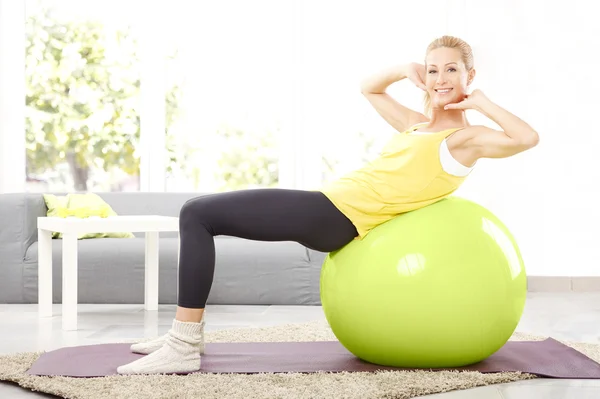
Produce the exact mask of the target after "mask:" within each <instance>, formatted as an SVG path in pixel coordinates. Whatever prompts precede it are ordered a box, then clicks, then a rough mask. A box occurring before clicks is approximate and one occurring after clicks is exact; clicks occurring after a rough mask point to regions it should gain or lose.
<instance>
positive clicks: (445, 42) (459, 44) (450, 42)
mask: <svg viewBox="0 0 600 399" xmlns="http://www.w3.org/2000/svg"><path fill="white" fill-rule="evenodd" d="M442 47H447V48H453V49H456V50H458V51H460V57H461V59H462V62H463V63H464V64H465V68H466V69H467V72H468V71H470V70H471V69H473V50H472V49H471V46H469V44H468V43H467V42H465V41H464V40H462V39H459V38H458V37H454V36H442V37H438V38H437V39H435V40H434V41H432V42H431V43H430V44H429V46H427V51H426V52H425V58H427V55H428V54H429V53H430V52H431V51H432V50H435V49H438V48H442ZM425 64H427V61H425ZM426 68H427V66H426ZM425 74H427V73H425ZM423 103H424V105H425V113H426V115H428V116H431V98H430V96H429V93H428V92H426V93H425V98H424V99H423Z"/></svg>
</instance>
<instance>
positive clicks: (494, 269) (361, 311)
mask: <svg viewBox="0 0 600 399" xmlns="http://www.w3.org/2000/svg"><path fill="white" fill-rule="evenodd" d="M320 290H321V291H320V294H321V303H322V307H323V310H324V313H325V317H326V319H327V321H328V322H329V325H330V327H331V329H332V331H333V333H334V334H335V336H336V337H337V339H338V340H339V341H340V343H341V344H342V345H343V346H344V347H345V348H346V349H347V350H348V351H350V352H351V353H352V354H354V355H355V356H356V357H358V358H360V359H362V360H364V361H367V362H369V363H374V364H378V365H383V366H394V367H409V368H446V367H460V366H465V365H470V364H474V363H477V362H479V361H482V360H484V359H486V358H487V357H489V356H490V355H492V354H493V353H494V352H496V351H497V350H498V349H500V348H501V347H502V346H503V345H504V344H505V343H506V342H507V341H508V340H509V338H510V337H511V335H512V334H513V333H514V331H515V329H516V327H517V325H518V323H519V321H520V319H521V316H522V314H523V308H524V306H525V298H526V294H527V279H526V274H525V268H524V265H523V259H522V257H521V253H520V250H519V248H518V246H517V243H516V242H515V239H514V237H513V236H512V235H511V233H510V232H509V231H508V229H507V228H506V226H505V225H504V224H503V223H502V222H501V221H500V220H499V219H498V218H497V217H496V216H494V215H493V214H492V213H491V212H490V211H489V210H487V209H485V208H484V207H482V206H480V205H478V204H476V203H474V202H472V201H469V200H466V199H462V198H458V197H448V198H445V199H443V200H440V201H438V202H436V203H434V204H432V205H429V206H427V207H424V208H421V209H419V210H415V211H412V212H408V213H405V214H402V215H399V216H397V217H395V218H394V219H392V220H390V221H388V222H386V223H383V224H381V225H379V226H377V227H376V228H375V229H373V230H371V231H370V232H369V233H368V234H367V236H366V237H364V238H363V239H361V240H354V241H352V242H350V243H349V244H348V245H346V246H344V247H343V248H341V249H340V250H337V251H334V252H331V253H330V254H328V256H327V257H326V259H325V261H324V264H323V268H322V270H321V280H320Z"/></svg>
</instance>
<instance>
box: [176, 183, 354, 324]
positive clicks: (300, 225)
mask: <svg viewBox="0 0 600 399" xmlns="http://www.w3.org/2000/svg"><path fill="white" fill-rule="evenodd" d="M179 223H180V237H181V244H180V245H181V247H180V258H179V298H178V306H179V307H181V308H186V309H203V308H204V307H205V306H206V301H207V299H208V295H209V293H210V289H211V287H212V282H213V277H214V270H215V243H214V236H218V235H228V236H233V237H240V238H246V239H250V240H257V241H295V242H298V243H301V244H303V245H305V246H306V247H308V248H312V249H315V250H318V251H322V252H331V251H334V250H336V249H339V248H341V247H342V246H344V245H345V244H347V243H348V242H350V241H351V240H353V239H354V238H355V237H356V236H357V231H356V228H355V227H354V225H353V224H352V223H351V222H350V220H348V218H346V217H345V216H344V215H343V214H342V213H341V212H340V211H339V210H338V209H337V208H336V207H335V206H334V205H333V204H332V203H331V201H329V199H328V198H327V197H325V195H324V194H322V193H320V192H317V191H303V190H288V189H256V190H243V191H234V192H227V193H219V194H212V195H207V196H202V197H199V198H195V199H193V200H190V201H188V202H187V203H186V204H185V205H184V206H183V207H182V209H181V213H180V221H179ZM180 315H181V316H182V321H200V318H201V314H197V315H196V317H189V316H190V314H189V313H186V312H181V313H180ZM194 319H195V320H194Z"/></svg>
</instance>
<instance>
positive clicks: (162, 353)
mask: <svg viewBox="0 0 600 399" xmlns="http://www.w3.org/2000/svg"><path fill="white" fill-rule="evenodd" d="M203 327H204V320H203V321H202V322H200V323H190V322H181V321H178V320H173V327H172V328H171V330H169V332H168V333H167V335H166V336H165V337H164V343H163V345H162V346H161V347H160V348H158V349H156V350H154V351H153V352H152V353H150V354H149V355H147V356H144V357H143V358H141V359H138V360H136V361H134V362H131V363H129V364H126V365H123V366H120V367H118V368H117V373H119V374H171V373H190V372H193V371H198V370H200V350H201V346H203V341H204V340H203V338H204V334H203ZM156 345H158V344H156Z"/></svg>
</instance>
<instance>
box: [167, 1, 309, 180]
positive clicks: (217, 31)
mask: <svg viewBox="0 0 600 399" xmlns="http://www.w3.org/2000/svg"><path fill="white" fill-rule="evenodd" d="M170 4H171V5H170V7H169V11H168V12H169V14H168V17H167V18H166V21H167V23H168V26H169V29H168V30H169V33H168V34H169V39H170V40H169V52H170V53H172V54H174V56H173V58H171V59H170V60H169V63H168V67H167V76H168V78H167V80H168V81H169V82H172V83H173V84H175V85H177V87H179V88H180V90H181V92H180V98H179V101H178V103H177V104H178V110H177V111H178V112H177V121H176V122H175V123H174V125H173V127H172V128H171V129H169V131H168V135H167V146H168V147H169V149H170V150H172V152H171V154H172V157H171V158H170V160H169V163H168V165H167V190H170V191H194V190H200V191H226V190H235V189H243V188H255V187H277V186H279V171H280V168H279V162H280V158H281V157H282V156H283V155H282V144H283V140H285V138H286V137H289V136H290V135H291V130H290V129H291V128H292V126H291V124H290V116H289V115H290V114H291V113H292V112H294V104H293V101H292V98H293V95H294V88H293V86H292V85H291V82H293V81H294V80H295V79H297V78H298V76H297V74H298V69H297V65H295V63H294V51H295V50H296V49H295V46H294V31H295V27H294V15H293V7H292V6H293V2H292V1H290V0H257V1H249V2H246V1H243V2H242V1H233V2H232V1H223V2H193V3H192V2H188V1H174V2H171V3H170Z"/></svg>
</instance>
